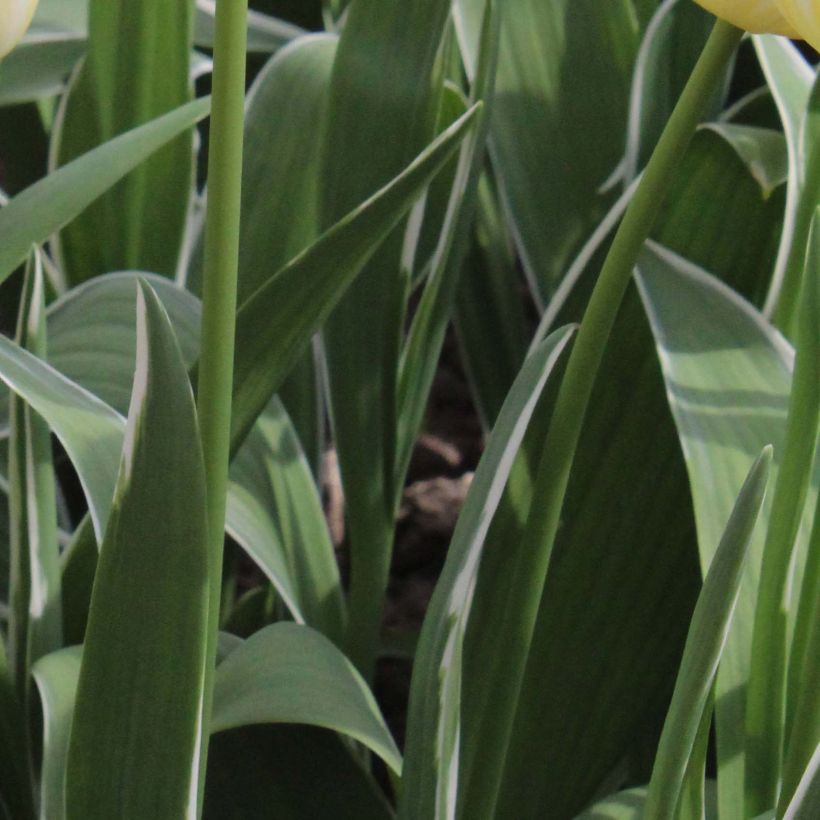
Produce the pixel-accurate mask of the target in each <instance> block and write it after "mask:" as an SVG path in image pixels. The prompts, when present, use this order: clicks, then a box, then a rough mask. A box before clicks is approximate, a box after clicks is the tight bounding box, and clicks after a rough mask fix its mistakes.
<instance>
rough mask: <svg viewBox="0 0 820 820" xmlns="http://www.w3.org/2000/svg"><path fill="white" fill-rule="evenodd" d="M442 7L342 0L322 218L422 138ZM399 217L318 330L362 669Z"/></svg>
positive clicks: (357, 196)
mask: <svg viewBox="0 0 820 820" xmlns="http://www.w3.org/2000/svg"><path fill="white" fill-rule="evenodd" d="M450 6H451V3H450V2H449V0H405V2H402V3H397V2H388V3H385V2H383V0H357V2H356V3H353V4H352V5H350V6H349V7H348V10H347V12H346V17H345V24H344V28H343V30H342V34H341V37H340V40H339V48H338V52H337V55H336V61H335V64H334V68H333V77H332V79H331V86H330V101H329V104H328V114H327V117H328V119H327V129H326V134H325V150H324V162H323V169H322V172H323V186H322V190H321V196H322V210H321V213H322V221H323V224H324V225H332V224H333V223H334V222H336V221H337V220H338V219H340V218H341V217H342V216H343V214H345V213H347V212H348V211H349V210H350V209H351V208H353V207H355V206H356V205H357V203H359V202H361V201H363V200H364V199H365V198H366V197H368V196H371V195H372V194H373V192H374V191H376V190H377V189H378V188H380V187H381V186H383V185H385V184H386V183H387V182H388V180H390V179H391V178H392V177H393V176H395V175H396V174H397V173H399V171H400V170H401V169H402V168H403V167H404V166H405V165H406V164H407V163H408V162H410V161H411V160H412V159H413V157H414V156H416V154H417V153H418V152H419V151H421V150H422V149H423V148H424V146H425V145H427V144H428V143H429V142H430V140H431V139H432V137H433V135H434V133H435V119H436V113H437V110H438V103H439V95H440V93H441V90H442V87H443V67H442V65H441V63H440V61H439V59H438V55H439V51H440V45H441V42H442V38H443V36H444V32H445V25H446V23H447V19H448V15H449V13H450ZM449 131H450V129H448V130H447V131H445V132H444V133H445V134H446V133H448V132H449ZM428 181H429V180H428ZM421 193H422V190H421V189H419V190H417V191H416V195H415V196H414V197H413V199H414V200H415V199H417V198H418V197H419V195H420V194H421ZM409 204H410V203H408V205H409ZM403 215H404V212H402V213H401V214H399V216H403ZM398 222H399V220H398V219H395V220H391V223H390V226H389V228H390V230H388V231H385V233H384V235H383V236H382V239H385V238H387V237H388V235H389V234H391V233H392V235H391V236H390V239H389V241H387V242H386V243H385V244H384V247H382V248H380V249H379V250H378V252H377V253H375V254H374V255H373V257H372V259H369V260H367V262H368V263H367V264H366V266H364V270H363V271H362V273H361V275H360V276H358V277H357V278H356V281H355V282H353V283H352V284H351V287H350V288H349V289H348V290H347V292H346V293H345V294H344V296H343V297H342V298H341V299H340V300H339V301H338V304H336V306H335V308H334V310H333V312H332V314H331V315H330V317H328V320H327V323H326V325H325V327H324V333H323V339H324V343H325V355H326V357H327V363H328V392H329V397H330V413H331V418H332V421H333V433H334V441H335V443H336V451H337V454H338V459H339V470H340V473H341V478H342V486H343V488H344V492H345V503H346V516H347V533H348V537H349V539H350V544H351V580H350V624H349V630H348V632H349V634H348V652H349V653H350V655H351V657H352V659H353V661H354V663H355V664H356V666H357V667H358V668H359V670H360V671H362V673H363V674H364V675H365V676H366V677H369V676H370V675H371V674H372V669H373V663H374V660H375V654H376V648H377V645H378V635H379V627H380V619H381V613H382V608H383V605H384V592H385V588H386V584H387V576H388V571H389V564H390V552H391V546H392V539H393V506H394V503H393V502H394V497H395V492H394V489H393V486H392V484H393V475H394V461H395V457H396V453H395V447H396V382H397V371H398V365H399V350H400V347H399V346H400V344H401V338H402V332H403V327H404V315H405V307H406V305H405V303H406V298H407V284H408V283H407V278H408V277H407V273H406V271H403V270H402V267H401V239H402V237H401V234H400V232H399V231H398V230H397V231H395V232H393V228H396V227H397V226H398ZM379 244H381V243H379ZM362 261H365V260H362Z"/></svg>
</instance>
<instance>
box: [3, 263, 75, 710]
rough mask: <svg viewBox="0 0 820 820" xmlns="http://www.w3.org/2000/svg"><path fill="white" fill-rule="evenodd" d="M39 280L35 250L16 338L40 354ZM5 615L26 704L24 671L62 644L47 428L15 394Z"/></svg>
mask: <svg viewBox="0 0 820 820" xmlns="http://www.w3.org/2000/svg"><path fill="white" fill-rule="evenodd" d="M44 288H45V283H44V279H43V271H42V260H41V257H40V254H39V251H37V250H35V251H34V253H33V255H32V257H31V260H30V263H29V266H28V269H27V271H26V279H25V282H24V285H23V293H22V296H21V308H20V315H19V318H18V324H17V341H18V344H20V345H21V346H22V347H23V348H24V349H27V350H30V351H31V352H32V353H34V354H35V355H40V356H43V355H45V352H46V344H47V342H46V326H45V324H46V323H45V290H44ZM9 511H10V519H11V527H10V535H11V538H10V542H11V580H10V584H11V598H12V608H11V620H10V623H9V648H10V654H11V660H12V666H13V669H14V673H15V677H16V680H17V688H18V692H19V694H20V698H21V700H22V702H23V703H24V704H26V705H28V703H29V670H30V668H31V664H32V663H33V662H34V661H36V660H37V659H38V658H39V657H41V656H43V655H46V654H48V653H49V652H52V651H54V650H56V649H59V648H60V647H61V646H62V642H63V638H62V616H61V604H60V570H59V563H58V554H59V548H58V544H57V504H56V482H55V476H54V467H53V465H52V460H51V433H50V431H49V428H48V425H47V424H46V422H45V421H44V420H43V419H42V418H41V417H40V416H38V415H37V414H36V413H34V412H33V411H32V410H31V408H29V407H27V406H26V405H25V403H24V402H23V400H22V399H19V398H16V399H15V400H14V402H13V403H12V413H11V436H10V442H9Z"/></svg>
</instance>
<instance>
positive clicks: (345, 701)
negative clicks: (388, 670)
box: [211, 623, 401, 774]
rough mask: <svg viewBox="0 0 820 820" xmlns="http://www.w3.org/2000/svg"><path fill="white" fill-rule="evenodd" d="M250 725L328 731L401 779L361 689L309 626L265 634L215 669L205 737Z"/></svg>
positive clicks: (396, 757) (388, 740)
mask: <svg viewBox="0 0 820 820" xmlns="http://www.w3.org/2000/svg"><path fill="white" fill-rule="evenodd" d="M257 723H303V724H307V725H310V726H319V727H323V728H326V729H333V730H334V731H337V732H340V733H341V734H345V735H348V736H349V737H352V738H353V739H355V740H358V741H359V742H360V743H363V744H364V745H365V746H367V748H369V749H370V750H371V751H373V752H375V753H376V754H377V755H379V757H381V758H382V760H384V762H385V763H386V764H387V765H388V766H389V767H390V768H391V769H392V770H393V771H394V772H395V773H396V774H400V773H401V755H400V754H399V751H398V749H397V748H396V744H395V743H394V741H393V738H392V737H391V736H390V732H389V731H388V729H387V727H386V726H385V724H384V720H383V719H382V717H381V713H380V712H379V708H378V706H377V705H376V701H375V699H374V698H373V695H372V694H371V692H370V690H369V689H368V687H367V684H366V683H365V682H364V680H363V679H362V677H361V675H359V673H358V672H357V671H356V669H355V668H354V667H353V665H352V664H351V663H350V661H349V660H348V659H347V658H346V657H345V656H344V655H343V654H342V653H341V652H340V651H339V650H338V649H336V647H335V646H333V644H331V643H330V641H328V640H327V638H325V637H323V636H322V635H320V634H319V633H318V632H315V631H314V630H312V629H310V628H309V627H305V626H299V625H297V624H288V623H278V624H273V625H272V626H268V627H265V628H264V629H262V630H260V631H259V632H257V633H255V634H254V635H252V636H251V637H250V638H248V640H246V641H245V642H244V643H243V644H242V646H240V647H237V648H236V649H235V650H234V651H233V652H232V653H231V654H230V655H229V656H228V657H227V658H226V659H225V660H224V661H223V662H222V663H221V664H220V665H219V667H218V668H217V672H216V681H215V688H214V708H213V715H212V718H211V730H212V731H213V732H221V731H224V730H226V729H232V728H236V727H238V726H248V725H252V724H257Z"/></svg>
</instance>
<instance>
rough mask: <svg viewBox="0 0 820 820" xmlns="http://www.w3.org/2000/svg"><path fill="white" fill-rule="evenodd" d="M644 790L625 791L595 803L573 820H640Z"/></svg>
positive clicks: (644, 797) (644, 799)
mask: <svg viewBox="0 0 820 820" xmlns="http://www.w3.org/2000/svg"><path fill="white" fill-rule="evenodd" d="M645 802H646V788H645V787H642V788H637V789H627V790H626V791H623V792H618V794H613V795H612V796H610V797H605V798H604V799H603V800H600V801H599V802H597V803H595V805H594V806H591V807H590V808H589V809H587V810H586V811H583V812H581V813H580V814H579V815H578V816H577V817H576V818H575V820H642V818H643V807H644V803H645Z"/></svg>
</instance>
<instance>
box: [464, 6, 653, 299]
mask: <svg viewBox="0 0 820 820" xmlns="http://www.w3.org/2000/svg"><path fill="white" fill-rule="evenodd" d="M483 8H484V0H458V2H457V3H456V5H455V10H456V11H455V20H456V26H457V29H458V32H459V38H460V42H461V45H462V51H463V52H464V54H465V62H466V64H467V68H468V73H469V74H472V71H473V70H474V68H475V65H476V62H477V58H476V55H477V51H478V45H477V44H478V40H479V31H480V26H481V16H482V13H483ZM499 9H500V10H501V13H502V22H501V55H500V61H499V67H498V79H497V82H496V96H495V103H494V106H495V108H494V114H493V121H492V134H491V144H492V149H493V163H494V167H495V169H496V171H497V173H498V176H499V182H500V186H501V190H502V195H503V197H504V201H505V204H506V206H507V208H508V211H509V214H510V216H511V218H512V220H513V223H514V225H515V236H516V240H517V243H518V246H519V251H520V253H521V257H522V260H523V263H524V267H525V270H526V273H527V276H528V279H529V281H530V283H531V285H532V286H533V289H534V290H535V291H536V293H537V294H538V296H539V297H540V298H541V299H542V300H543V301H547V300H548V297H549V295H550V294H551V293H552V292H553V291H554V289H555V288H556V286H557V285H558V282H559V280H560V276H561V274H562V273H563V271H564V270H565V269H566V266H567V265H568V263H569V261H570V260H571V259H572V257H573V256H574V254H575V253H576V252H577V251H578V249H579V247H580V245H581V243H582V242H583V241H584V239H585V238H586V237H587V235H588V234H589V233H590V232H591V231H592V230H593V228H594V227H595V226H596V225H597V224H598V222H599V221H600V219H601V218H602V217H603V216H604V214H605V213H606V211H607V210H608V208H609V206H610V205H611V204H612V200H613V196H612V195H610V196H602V195H600V194H599V193H598V191H599V188H600V187H601V186H602V185H603V184H604V183H605V182H606V180H607V179H608V178H609V177H610V176H611V174H612V172H613V170H614V169H615V168H616V166H617V165H618V163H619V161H620V159H621V156H622V153H623V134H624V129H625V126H626V122H627V109H628V100H629V93H630V85H631V81H632V69H633V64H634V60H635V56H636V54H637V50H638V44H639V31H638V26H637V22H636V19H635V13H634V9H633V8H632V3H631V2H630V0H610V2H607V3H605V4H601V3H600V2H598V0H556V2H551V3H544V2H542V0H508V2H505V3H503V4H499ZM591 123H594V127H591V125H590V124H591ZM567 168H571V169H572V173H571V174H568V173H566V169H567ZM547 180H549V183H548V184H547ZM545 226H549V230H545Z"/></svg>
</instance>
